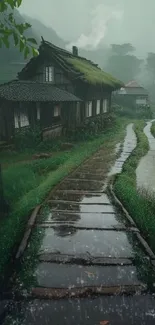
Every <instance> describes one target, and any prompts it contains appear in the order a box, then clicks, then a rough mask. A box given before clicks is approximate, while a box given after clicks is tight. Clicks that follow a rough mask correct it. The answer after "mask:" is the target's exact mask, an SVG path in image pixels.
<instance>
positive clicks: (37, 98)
mask: <svg viewBox="0 0 155 325" xmlns="http://www.w3.org/2000/svg"><path fill="white" fill-rule="evenodd" d="M80 101H81V100H80V99H79V98H77V97H76V96H75V95H74V94H71V93H68V92H67V91H65V90H62V89H60V88H57V87H55V86H54V85H51V84H49V83H46V82H37V81H29V80H14V81H11V82H8V83H6V84H3V85H1V86H0V139H1V140H5V141H6V140H7V141H8V140H10V139H11V137H12V136H13V135H14V132H15V129H19V128H22V127H27V126H29V125H30V126H31V127H34V126H35V125H36V124H37V121H39V122H40V125H41V127H42V129H43V130H44V131H45V133H47V132H46V131H47V130H48V127H51V125H52V126H53V129H58V130H59V129H60V127H61V125H62V124H65V122H66V115H68V116H70V118H72V116H73V117H74V114H75V112H76V107H77V103H80ZM67 122H68V120H67Z"/></svg>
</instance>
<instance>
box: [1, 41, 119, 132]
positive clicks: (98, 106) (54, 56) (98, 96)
mask: <svg viewBox="0 0 155 325" xmlns="http://www.w3.org/2000/svg"><path fill="white" fill-rule="evenodd" d="M18 78H19V81H13V82H12V83H9V84H8V85H7V84H6V85H3V86H1V87H0V97H3V99H4V89H5V88H6V92H8V95H7V96H6V95H5V96H6V97H7V101H10V102H11V101H12V102H15V101H16V108H15V111H14V112H15V113H14V114H15V115H14V116H15V117H14V118H15V126H17V125H18V126H19V124H20V125H21V127H22V126H23V122H21V117H20V116H21V114H22V119H25V121H27V122H24V123H27V124H28V123H29V121H30V118H29V119H28V118H27V116H28V115H29V116H30V111H31V115H32V112H33V114H35V119H36V116H37V114H39V113H36V112H38V107H39V108H40V110H41V115H40V122H41V124H42V127H43V128H47V127H50V126H51V125H53V123H55V120H59V121H61V123H62V124H63V125H66V126H67V127H70V128H71V127H74V126H76V125H77V124H80V123H82V122H83V121H84V120H85V119H86V118H94V117H95V116H97V115H99V114H105V113H108V112H109V111H110V108H111V94H112V92H113V91H115V90H117V89H120V88H121V87H122V86H123V83H122V82H121V81H119V80H117V79H115V78H114V77H112V76H111V75H109V74H107V73H105V72H104V71H102V70H101V69H100V68H99V67H98V66H97V64H94V63H93V62H91V61H89V60H87V59H85V58H83V57H81V56H79V55H78V49H77V47H75V46H73V51H72V53H71V52H69V51H66V50H64V49H61V48H59V47H57V46H55V45H53V44H51V43H49V42H47V41H45V40H43V39H42V42H41V45H40V47H39V55H38V56H37V57H34V58H32V59H31V60H30V61H29V62H28V63H27V64H26V66H25V67H24V68H23V69H22V70H21V72H20V73H19V74H18ZM18 87H19V89H18ZM55 87H56V89H59V95H58V90H57V95H58V96H57V98H56V100H54V98H53V97H54V94H55V92H56V90H55ZM9 88H10V89H11V88H12V89H13V90H12V93H9ZM24 89H25V90H24ZM42 89H44V92H45V93H46V95H47V93H48V96H49V94H50V96H51V97H50V98H49V97H48V96H46V95H45V98H46V100H42V98H41V93H42ZM66 92H67V93H66ZM33 93H34V94H35V96H33ZM5 94H6V93H5ZM24 94H26V96H27V97H26V98H27V99H26V100H25V99H24V98H25V97H24ZM69 94H70V95H69ZM12 95H14V96H15V98H16V100H15V99H14V97H13V96H12ZM66 96H67V98H68V99H69V98H70V100H71V101H72V103H74V105H70V106H68V104H65V105H64V102H66V103H68V102H69V100H67V98H66ZM25 102H26V105H25ZM58 102H59V103H60V105H59V107H58V105H57V103H58ZM32 103H33V105H32ZM55 104H56V105H55ZM3 105H4V103H3ZM32 106H33V108H32ZM73 106H74V108H73ZM5 107H6V103H5ZM17 107H18V111H20V112H22V113H20V114H19V113H18V118H17V114H16V110H17ZM34 107H35V109H34ZM23 111H24V112H23ZM34 112H35V113H34ZM24 116H25V117H24ZM38 116H39V115H38ZM17 120H18V123H17ZM19 121H20V123H19ZM5 133H6V132H5ZM7 133H8V132H7Z"/></svg>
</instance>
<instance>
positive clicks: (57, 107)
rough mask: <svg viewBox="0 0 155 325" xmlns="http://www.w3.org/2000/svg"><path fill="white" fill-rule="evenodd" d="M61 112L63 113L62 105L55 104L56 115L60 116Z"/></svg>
mask: <svg viewBox="0 0 155 325" xmlns="http://www.w3.org/2000/svg"><path fill="white" fill-rule="evenodd" d="M60 114H61V108H60V106H58V105H57V106H54V117H56V116H60Z"/></svg>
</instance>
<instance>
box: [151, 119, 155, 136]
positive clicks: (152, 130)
mask: <svg viewBox="0 0 155 325" xmlns="http://www.w3.org/2000/svg"><path fill="white" fill-rule="evenodd" d="M151 133H152V135H153V136H154V137H155V122H153V123H152V126H151Z"/></svg>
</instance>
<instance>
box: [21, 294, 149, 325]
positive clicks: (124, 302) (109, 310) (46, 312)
mask: <svg viewBox="0 0 155 325" xmlns="http://www.w3.org/2000/svg"><path fill="white" fill-rule="evenodd" d="M16 315H17V319H16V322H17V323H19V324H20V325H43V324H56V325H57V324H59V325H104V324H105V325H106V324H107V325H135V324H136V325H153V324H154V321H155V304H154V297H153V296H151V295H135V296H124V295H123V296H118V295H115V296H104V297H97V298H94V297H93V298H92V299H91V298H90V299H89V298H83V299H64V300H63V301H62V300H61V299H60V300H52V301H51V300H47V299H46V300H43V299H40V300H37V299H36V300H32V301H24V302H20V304H19V305H18V304H17V306H16ZM18 317H19V322H18ZM106 321H107V322H106Z"/></svg>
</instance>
